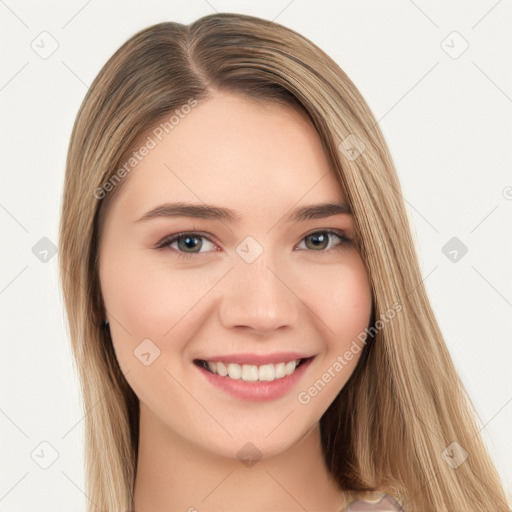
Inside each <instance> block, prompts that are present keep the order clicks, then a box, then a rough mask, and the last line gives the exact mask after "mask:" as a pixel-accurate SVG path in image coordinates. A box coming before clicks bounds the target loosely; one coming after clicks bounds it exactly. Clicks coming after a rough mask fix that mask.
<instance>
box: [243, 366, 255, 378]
mask: <svg viewBox="0 0 512 512" xmlns="http://www.w3.org/2000/svg"><path fill="white" fill-rule="evenodd" d="M242 380H247V381H254V380H258V367H257V366H255V365H253V364H244V365H243V366H242Z"/></svg>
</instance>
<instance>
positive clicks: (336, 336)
mask: <svg viewBox="0 0 512 512" xmlns="http://www.w3.org/2000/svg"><path fill="white" fill-rule="evenodd" d="M304 276H305V277H304V278H303V279H302V280H301V281H302V285H301V286H302V287H303V292H302V295H301V296H303V297H304V298H305V299H306V300H305V302H306V304H307V305H308V307H309V308H310V309H311V310H312V311H313V312H314V313H315V314H316V317H317V318H318V319H319V320H320V321H321V324H323V328H322V332H323V333H325V340H326V341H328V342H329V343H328V344H329V345H331V346H332V345H337V346H338V348H342V347H343V346H344V345H345V344H347V343H350V341H351V340H352V338H353V337H357V335H358V334H359V333H360V332H361V331H364V329H365V328H366V327H367V326H368V323H369V320H370V315H371V309H372V294H371V287H370V283H369V280H368V276H367V273H366V269H365V267H364V264H363V262H362V260H361V258H360V256H359V255H358V254H357V253H356V252H355V251H354V253H353V254H350V255H348V256H347V257H346V258H345V260H344V261H343V263H338V264H336V265H332V266H330V267H324V266H319V267H318V268H316V269H315V268H314V267H310V268H309V269H308V272H307V273H306V272H305V273H304Z"/></svg>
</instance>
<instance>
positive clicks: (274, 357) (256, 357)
mask: <svg viewBox="0 0 512 512" xmlns="http://www.w3.org/2000/svg"><path fill="white" fill-rule="evenodd" d="M309 357H312V356H308V355H306V354H299V353H298V352H275V353H273V354H226V355H220V356H211V357H204V358H197V359H196V360H199V361H211V362H212V363H217V362H219V361H220V362H223V363H236V364H252V365H256V366H261V365H263V364H276V363H287V362H289V361H296V360H297V359H308V358H309Z"/></svg>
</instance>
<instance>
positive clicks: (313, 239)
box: [302, 229, 351, 252]
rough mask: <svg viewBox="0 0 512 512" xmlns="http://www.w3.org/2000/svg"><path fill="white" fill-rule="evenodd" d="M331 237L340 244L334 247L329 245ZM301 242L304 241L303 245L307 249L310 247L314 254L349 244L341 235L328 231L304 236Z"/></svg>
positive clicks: (347, 239)
mask: <svg viewBox="0 0 512 512" xmlns="http://www.w3.org/2000/svg"><path fill="white" fill-rule="evenodd" d="M333 237H335V238H337V239H338V240H340V242H339V243H338V244H335V245H334V247H333V245H332V244H331V243H330V241H331V240H332V239H333ZM302 240H304V241H305V245H306V247H307V248H308V249H309V248H311V247H312V248H313V249H312V250H314V251H316V252H327V250H329V249H332V248H334V249H336V248H342V247H344V246H345V245H347V244H349V243H350V242H351V240H350V239H349V238H347V237H346V236H345V235H344V234H343V233H341V232H338V231H333V230H330V229H327V230H324V231H315V232H314V233H311V234H309V235H306V236H305V237H304V238H303V239H302ZM308 242H309V243H308Z"/></svg>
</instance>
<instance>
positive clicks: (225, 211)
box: [135, 203, 352, 223]
mask: <svg viewBox="0 0 512 512" xmlns="http://www.w3.org/2000/svg"><path fill="white" fill-rule="evenodd" d="M342 214H344V215H352V212H351V210H350V207H349V205H348V204H346V203H321V204H314V205H308V206H302V207H300V208H296V209H295V210H292V211H291V212H290V213H288V214H287V215H286V216H285V217H284V221H285V222H303V221H306V220H312V219H324V218H326V217H332V216H334V215H342ZM159 217H189V218H194V219H209V220H219V221H223V222H229V223H238V222H240V221H241V219H242V218H241V216H240V214H238V213H237V212H236V211H234V210H231V209H230V208H224V207H221V206H214V205H210V204H192V203H164V204H161V205H159V206H157V207H155V208H153V209H151V210H149V211H148V212H146V213H145V214H144V215H143V216H142V217H141V218H140V219H138V220H136V221H135V222H141V221H146V220H150V219H155V218H159Z"/></svg>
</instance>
